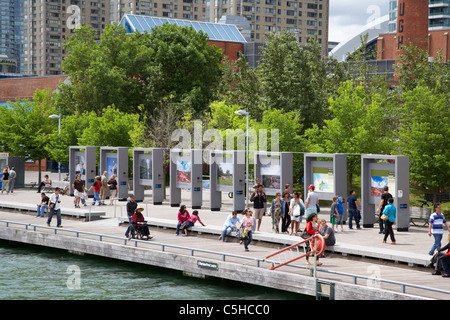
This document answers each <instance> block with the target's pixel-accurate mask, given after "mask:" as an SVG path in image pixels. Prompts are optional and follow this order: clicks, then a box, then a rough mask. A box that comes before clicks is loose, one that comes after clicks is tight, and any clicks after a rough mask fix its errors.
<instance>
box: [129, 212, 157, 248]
mask: <svg viewBox="0 0 450 320" xmlns="http://www.w3.org/2000/svg"><path fill="white" fill-rule="evenodd" d="M142 211H144V208H142V207H141V206H138V207H137V208H136V211H135V212H134V214H133V216H132V217H131V223H132V224H134V225H135V226H136V228H137V229H139V230H140V231H141V232H142V234H143V235H144V236H145V237H147V239H146V240H150V239H151V238H153V237H152V236H151V235H150V231H149V229H148V225H147V223H146V222H145V219H144V216H143V215H142Z"/></svg>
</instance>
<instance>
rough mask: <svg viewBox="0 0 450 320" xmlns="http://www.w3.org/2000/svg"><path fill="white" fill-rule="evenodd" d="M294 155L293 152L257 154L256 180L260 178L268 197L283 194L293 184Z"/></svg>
mask: <svg viewBox="0 0 450 320" xmlns="http://www.w3.org/2000/svg"><path fill="white" fill-rule="evenodd" d="M292 166H293V155H292V153H291V152H255V171H254V175H255V179H256V178H259V179H260V180H261V184H262V185H263V188H264V192H265V193H266V194H267V195H275V194H276V193H277V192H280V193H281V192H283V190H284V186H285V185H286V184H290V185H291V189H290V192H292V183H293V176H292V175H293V168H292Z"/></svg>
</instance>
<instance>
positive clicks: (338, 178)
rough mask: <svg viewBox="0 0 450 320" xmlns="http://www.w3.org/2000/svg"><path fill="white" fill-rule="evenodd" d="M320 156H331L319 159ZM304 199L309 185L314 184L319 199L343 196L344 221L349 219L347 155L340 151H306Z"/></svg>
mask: <svg viewBox="0 0 450 320" xmlns="http://www.w3.org/2000/svg"><path fill="white" fill-rule="evenodd" d="M318 158H329V159H330V160H329V161H319V160H317V159H318ZM304 159H305V162H304V175H305V176H304V182H305V189H304V193H303V196H304V200H303V201H305V199H306V198H307V196H308V187H309V186H310V185H314V187H315V189H314V192H315V193H317V195H318V196H319V200H333V197H334V196H338V197H341V199H342V203H343V206H344V221H345V220H346V219H347V204H346V203H345V202H346V199H347V196H348V194H347V155H345V154H339V153H305V155H304Z"/></svg>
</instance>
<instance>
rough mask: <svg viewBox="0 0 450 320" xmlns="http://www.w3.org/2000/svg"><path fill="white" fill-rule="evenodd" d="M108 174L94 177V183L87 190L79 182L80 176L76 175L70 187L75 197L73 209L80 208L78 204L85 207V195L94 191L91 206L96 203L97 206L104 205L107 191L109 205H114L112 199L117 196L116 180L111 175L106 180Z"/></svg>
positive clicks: (81, 181)
mask: <svg viewBox="0 0 450 320" xmlns="http://www.w3.org/2000/svg"><path fill="white" fill-rule="evenodd" d="M107 175H108V172H107V171H104V172H103V174H102V175H101V176H96V177H95V179H94V182H93V183H92V185H91V186H90V188H89V189H87V188H86V187H85V185H84V181H83V180H81V175H80V174H77V175H76V177H75V180H74V181H73V184H72V187H73V189H74V196H75V202H74V205H75V208H80V202H81V204H82V205H84V206H86V202H85V201H86V199H87V193H88V192H89V191H91V190H92V189H94V201H93V202H92V205H95V202H98V205H99V206H100V205H105V200H106V199H107V197H108V191H109V204H110V205H113V204H114V199H115V197H116V194H117V180H116V176H115V175H114V174H113V175H111V177H110V178H109V179H108V178H107Z"/></svg>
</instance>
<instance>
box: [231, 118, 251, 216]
mask: <svg viewBox="0 0 450 320" xmlns="http://www.w3.org/2000/svg"><path fill="white" fill-rule="evenodd" d="M234 113H235V114H238V115H240V116H245V117H246V118H247V119H246V120H247V131H246V133H245V140H246V142H245V144H246V147H245V158H246V168H245V188H246V189H245V192H246V193H245V195H246V196H245V206H246V207H247V208H248V198H249V191H248V189H249V184H248V176H249V172H248V162H249V161H248V118H249V115H250V114H249V113H248V112H247V111H245V110H238V111H235V112H234Z"/></svg>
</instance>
